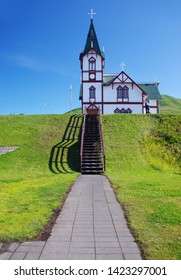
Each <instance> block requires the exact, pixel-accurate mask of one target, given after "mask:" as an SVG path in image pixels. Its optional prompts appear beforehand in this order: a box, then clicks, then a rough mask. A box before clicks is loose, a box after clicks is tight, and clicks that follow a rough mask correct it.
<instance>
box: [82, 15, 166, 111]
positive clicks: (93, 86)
mask: <svg viewBox="0 0 181 280" xmlns="http://www.w3.org/2000/svg"><path fill="white" fill-rule="evenodd" d="M104 65H105V54H104V51H101V50H100V47H99V43H98V39H97V35H96V32H95V28H94V24H93V19H91V23H90V28H89V32H88V35H87V40H86V44H85V48H84V51H83V52H81V53H80V67H81V87H80V96H79V99H80V100H81V103H82V112H83V113H84V112H85V111H86V110H87V111H89V113H94V112H96V111H99V112H100V113H101V114H144V113H146V110H145V100H146V99H147V100H149V102H150V112H151V113H152V114H157V113H159V105H158V100H159V99H161V95H160V93H159V90H158V84H159V83H139V84H138V83H136V82H135V81H134V80H133V79H132V78H131V77H129V76H128V75H127V73H125V72H124V71H121V73H119V74H105V73H104Z"/></svg>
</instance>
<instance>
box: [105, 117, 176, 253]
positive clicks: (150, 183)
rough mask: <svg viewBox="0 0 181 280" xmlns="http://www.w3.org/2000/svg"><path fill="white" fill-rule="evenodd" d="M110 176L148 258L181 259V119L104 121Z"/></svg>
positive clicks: (107, 119)
mask: <svg viewBox="0 0 181 280" xmlns="http://www.w3.org/2000/svg"><path fill="white" fill-rule="evenodd" d="M102 119H103V120H102V122H103V130H104V141H105V150H106V159H107V160H106V163H107V169H106V174H107V176H108V177H109V179H110V181H111V184H112V186H113V188H114V189H115V192H116V195H117V198H118V200H119V201H120V202H121V203H122V204H123V207H124V209H125V213H126V216H127V218H128V223H129V226H130V228H131V230H132V231H133V232H134V235H135V237H136V239H137V241H138V242H139V244H140V247H141V248H142V250H143V255H144V258H145V259H181V176H180V175H181V173H180V155H181V145H180V143H181V115H177V116H176V115H175V116H171V115H170V116H163V115H159V116H158V115H157V116H156V115H155V116H154V115H152V116H151V115H149V116H147V115H144V116H141V115H135V116H129V115H117V116H113V115H110V116H103V118H102Z"/></svg>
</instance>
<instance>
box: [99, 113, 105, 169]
mask: <svg viewBox="0 0 181 280" xmlns="http://www.w3.org/2000/svg"><path fill="white" fill-rule="evenodd" d="M98 117H99V134H100V143H101V151H102V156H103V162H104V171H105V170H106V156H105V149H104V138H103V133H102V124H101V121H100V113H99V114H98Z"/></svg>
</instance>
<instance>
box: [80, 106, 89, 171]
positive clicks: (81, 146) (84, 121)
mask: <svg viewBox="0 0 181 280" xmlns="http://www.w3.org/2000/svg"><path fill="white" fill-rule="evenodd" d="M86 115H87V111H86V108H85V111H84V119H83V125H82V135H81V145H80V167H81V169H82V152H83V145H84V134H85V123H86Z"/></svg>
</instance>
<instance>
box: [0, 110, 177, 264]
mask: <svg viewBox="0 0 181 280" xmlns="http://www.w3.org/2000/svg"><path fill="white" fill-rule="evenodd" d="M69 120H70V115H56V116H54V115H49V116H46V115H45V116H7V117H3V116H1V117H0V131H1V136H0V145H2V146H3V145H10V146H11V145H13V146H14V145H18V146H20V148H19V149H18V150H16V151H14V152H12V153H8V154H6V155H2V156H0V204H1V209H0V224H1V227H0V240H1V241H3V240H5V241H8V240H9V241H10V240H13V241H14V240H27V239H29V238H32V237H33V236H35V235H36V234H37V233H38V231H39V230H40V229H41V228H42V227H43V225H44V224H45V223H46V221H47V220H48V219H49V218H50V216H51V213H52V210H53V209H55V208H57V207H58V206H60V204H61V202H62V200H63V198H64V196H65V194H66V192H67V190H68V188H69V186H70V185H71V184H72V182H73V181H74V180H75V178H76V177H77V175H78V173H77V171H78V160H77V159H76V156H77V154H76V153H77V148H78V134H79V131H80V123H81V118H80V119H79V118H77V119H76V118H74V117H73V118H72V121H71V123H70V122H69ZM180 123H181V118H180V116H176V115H175V116H163V115H162V116H154V115H150V116H147V115H144V116H143V115H132V116H131V115H110V116H108V115H107V116H103V129H104V139H105V148H106V162H107V169H106V173H107V175H108V176H109V178H110V180H111V182H112V185H113V187H114V188H115V191H116V192H117V197H118V199H119V200H120V201H121V202H122V203H123V204H124V208H125V210H126V213H127V216H128V219H129V224H130V226H131V228H132V229H133V231H134V232H135V236H136V238H137V239H138V240H139V242H140V244H141V246H142V248H143V250H144V256H145V258H147V259H181V254H180V252H181V237H180V232H181V226H180V220H181V209H180V195H181V191H180V175H179V169H178V161H179V158H178V154H179V152H180V151H179V145H178V143H179V142H178V141H180V139H179V135H180V132H181V128H180ZM68 124H69V129H67V125H68ZM74 127H76V130H75V129H74ZM65 131H66V137H64V136H65V135H64V132H65ZM150 135H151V136H152V137H150ZM56 144H57V145H56ZM53 146H54V149H52V147H53ZM51 151H53V154H54V155H52V157H50V152H51ZM61 152H63V157H62V161H61V163H60V156H61V155H62V153H61ZM158 154H159V160H158V157H157V155H158ZM72 158H73V159H72ZM50 159H51V160H50ZM75 159H76V160H75ZM50 161H51V164H50ZM50 169H51V170H50ZM52 171H54V172H55V173H57V174H54V173H53V172H52Z"/></svg>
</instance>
